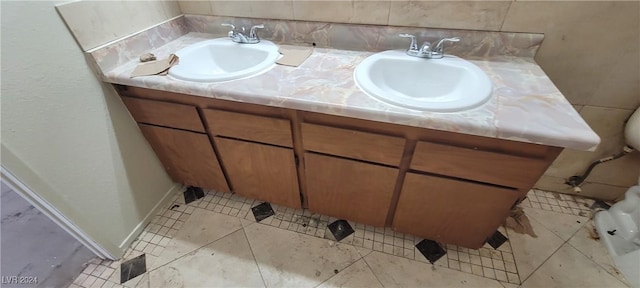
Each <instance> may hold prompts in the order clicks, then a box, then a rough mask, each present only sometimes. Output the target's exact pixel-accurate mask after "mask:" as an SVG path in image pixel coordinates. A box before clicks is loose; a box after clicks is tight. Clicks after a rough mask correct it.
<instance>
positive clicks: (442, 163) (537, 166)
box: [411, 142, 548, 188]
mask: <svg viewBox="0 0 640 288" xmlns="http://www.w3.org/2000/svg"><path fill="white" fill-rule="evenodd" d="M547 165H548V163H547V162H546V161H545V160H544V159H536V158H526V157H521V156H515V155H508V154H500V153H495V152H488V151H482V150H475V149H470V148H462V147H455V146H448V145H442V144H435V143H429V142H418V144H417V145H416V150H415V153H414V154H413V159H412V161H411V169H413V170H418V171H424V172H431V173H436V174H441V175H448V176H452V177H458V178H464V179H470V180H475V181H480V182H485V183H492V184H497V185H502V186H508V187H516V188H518V187H529V186H531V185H533V184H534V183H535V182H536V181H537V180H538V178H539V177H540V175H542V173H544V171H545V170H546V168H547Z"/></svg>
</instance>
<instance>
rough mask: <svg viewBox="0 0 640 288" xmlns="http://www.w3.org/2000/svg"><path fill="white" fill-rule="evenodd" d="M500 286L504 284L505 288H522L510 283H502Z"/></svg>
mask: <svg viewBox="0 0 640 288" xmlns="http://www.w3.org/2000/svg"><path fill="white" fill-rule="evenodd" d="M500 284H502V286H503V287H504V288H518V287H520V286H519V285H516V284H511V283H508V282H500Z"/></svg>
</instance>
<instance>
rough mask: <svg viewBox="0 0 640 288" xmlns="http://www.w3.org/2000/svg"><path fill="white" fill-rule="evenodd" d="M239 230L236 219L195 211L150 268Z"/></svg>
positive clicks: (238, 223) (200, 210)
mask: <svg viewBox="0 0 640 288" xmlns="http://www.w3.org/2000/svg"><path fill="white" fill-rule="evenodd" d="M239 229H242V223H241V222H240V219H238V218H235V217H231V216H227V215H222V214H218V213H213V212H211V211H207V210H203V209H199V208H198V209H195V210H194V211H193V213H192V214H191V216H190V217H189V219H188V220H187V221H186V222H185V225H183V227H182V229H180V230H179V231H178V232H177V233H176V235H175V236H174V237H173V239H171V241H170V242H169V244H168V245H167V247H165V249H164V251H162V254H160V256H159V257H158V259H157V260H156V261H155V262H154V266H152V268H155V267H159V266H162V265H164V264H166V263H168V262H170V261H173V260H174V259H177V258H179V257H180V256H183V255H185V254H187V253H189V252H191V251H194V250H196V249H198V248H200V247H202V246H204V245H207V244H209V243H211V242H213V241H216V240H218V239H220V238H222V237H224V236H226V235H229V234H231V233H233V232H235V231H237V230H239Z"/></svg>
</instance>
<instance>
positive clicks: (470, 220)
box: [392, 173, 518, 249]
mask: <svg viewBox="0 0 640 288" xmlns="http://www.w3.org/2000/svg"><path fill="white" fill-rule="evenodd" d="M517 196H518V195H517V193H516V191H515V190H511V189H507V188H501V187H496V186H490V185H485V184H479V183H474V182H467V181H463V180H454V179H448V178H442V177H437V176H427V175H420V174H414V173H407V176H406V177H405V180H404V185H403V187H402V192H401V193H400V199H399V200H398V206H397V208H396V212H395V215H394V218H393V225H392V227H393V229H394V230H396V231H398V232H403V233H408V234H412V235H416V236H420V237H423V238H426V239H430V240H434V241H438V242H442V243H448V244H456V245H460V246H463V247H467V248H473V249H477V248H480V247H482V245H484V242H485V240H486V239H487V238H488V237H489V236H491V235H492V234H493V233H494V232H495V231H496V229H498V227H499V226H500V224H502V222H503V221H504V220H505V219H506V218H507V217H508V216H509V212H510V209H511V206H512V205H513V204H514V203H515V201H516V198H517Z"/></svg>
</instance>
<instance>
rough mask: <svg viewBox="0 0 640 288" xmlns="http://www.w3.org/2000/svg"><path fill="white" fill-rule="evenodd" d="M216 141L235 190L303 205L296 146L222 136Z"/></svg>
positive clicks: (272, 199) (251, 196) (240, 192)
mask: <svg viewBox="0 0 640 288" xmlns="http://www.w3.org/2000/svg"><path fill="white" fill-rule="evenodd" d="M214 141H215V143H216V146H217V147H218V150H219V151H220V158H221V161H222V163H223V165H224V168H225V170H226V171H227V176H228V177H229V181H230V182H231V186H232V187H233V190H234V192H235V193H237V194H238V195H241V196H244V197H248V198H251V199H257V200H261V201H267V202H270V203H272V204H278V205H283V206H287V207H291V208H302V205H301V201H300V192H299V189H298V174H297V170H296V163H295V159H294V156H293V149H289V148H283V147H274V146H271V145H264V144H258V143H252V142H246V141H241V140H232V139H226V138H220V137H215V138H214Z"/></svg>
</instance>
